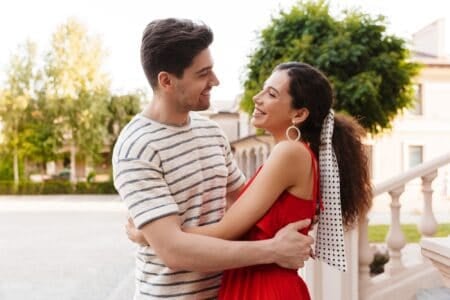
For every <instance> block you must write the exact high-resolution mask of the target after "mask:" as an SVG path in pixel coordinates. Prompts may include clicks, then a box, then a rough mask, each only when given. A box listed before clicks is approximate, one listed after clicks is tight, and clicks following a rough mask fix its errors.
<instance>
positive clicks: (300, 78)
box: [274, 62, 372, 227]
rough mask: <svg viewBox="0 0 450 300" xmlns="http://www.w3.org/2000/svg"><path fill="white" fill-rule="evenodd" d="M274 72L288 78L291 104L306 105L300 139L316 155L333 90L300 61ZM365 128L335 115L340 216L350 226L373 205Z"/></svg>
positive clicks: (334, 135)
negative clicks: (306, 114)
mask: <svg viewBox="0 0 450 300" xmlns="http://www.w3.org/2000/svg"><path fill="white" fill-rule="evenodd" d="M274 71H286V72H287V74H288V75H289V78H290V84H289V94H290V95H291V97H292V99H293V100H292V107H293V108H296V109H299V108H307V109H308V110H309V116H308V118H307V119H306V120H305V121H304V122H302V123H301V124H299V125H298V127H299V129H300V130H301V132H302V140H303V141H304V142H307V143H309V145H310V147H311V149H312V150H313V152H314V153H315V154H316V157H319V145H320V132H321V130H322V123H323V120H324V118H325V117H326V115H327V114H328V113H329V111H330V109H331V107H332V105H333V89H332V87H331V84H330V82H329V81H328V79H327V78H326V76H325V75H323V74H322V72H320V71H319V70H318V69H316V68H314V67H312V66H310V65H308V64H305V63H299V62H288V63H282V64H280V65H278V66H277V67H276V68H275V70H274ZM365 134H366V132H365V130H364V128H363V127H362V126H361V125H360V124H359V123H358V122H357V121H356V120H355V119H354V118H352V117H350V116H346V115H342V114H335V118H334V132H333V148H334V151H335V153H336V158H337V161H338V165H339V175H340V183H341V186H340V189H341V202H342V217H343V222H344V225H345V226H346V227H351V226H353V225H354V224H355V222H357V221H358V220H359V219H360V218H361V217H363V216H365V215H366V214H367V212H368V210H369V209H370V207H371V204H372V186H371V183H370V176H369V167H368V159H367V155H366V152H365V149H364V145H363V144H362V141H361V139H362V138H363V137H364V136H365Z"/></svg>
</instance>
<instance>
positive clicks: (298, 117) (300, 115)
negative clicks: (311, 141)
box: [292, 107, 309, 124]
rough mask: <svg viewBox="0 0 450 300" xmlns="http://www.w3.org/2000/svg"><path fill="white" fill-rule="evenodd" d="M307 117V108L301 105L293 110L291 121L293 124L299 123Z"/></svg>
mask: <svg viewBox="0 0 450 300" xmlns="http://www.w3.org/2000/svg"><path fill="white" fill-rule="evenodd" d="M308 117H309V110H308V109H307V108H306V107H303V108H300V109H297V110H296V111H295V115H294V118H293V119H292V121H293V122H294V123H295V124H300V123H303V122H305V120H306V119H308Z"/></svg>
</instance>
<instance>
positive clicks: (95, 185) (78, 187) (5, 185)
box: [0, 180, 117, 195]
mask: <svg viewBox="0 0 450 300" xmlns="http://www.w3.org/2000/svg"><path fill="white" fill-rule="evenodd" d="M116 193H117V192H116V190H115V188H114V185H113V183H112V182H109V181H108V182H77V183H76V184H72V183H71V182H70V181H67V180H50V181H44V182H31V181H25V182H20V183H19V185H18V186H17V187H16V186H15V185H14V182H13V181H0V195H55V194H116Z"/></svg>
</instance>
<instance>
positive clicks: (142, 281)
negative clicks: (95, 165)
mask: <svg viewBox="0 0 450 300" xmlns="http://www.w3.org/2000/svg"><path fill="white" fill-rule="evenodd" d="M113 171H114V185H115V187H116V189H117V191H118V192H119V194H120V196H121V198H122V200H123V201H124V202H125V204H126V205H127V207H128V211H129V214H130V216H131V217H132V218H133V220H134V223H135V224H136V226H137V228H141V227H142V226H143V225H145V224H147V223H149V222H151V221H153V220H156V219H158V218H162V217H165V216H168V215H173V214H178V215H179V217H180V219H181V223H182V226H193V225H197V226H198V225H205V224H210V223H215V222H217V221H219V220H220V219H221V218H222V216H223V213H224V207H225V196H226V193H227V192H230V191H233V190H235V189H237V188H239V187H240V186H241V185H242V184H243V183H244V177H243V175H242V173H241V171H240V170H239V169H238V167H237V165H236V163H235V162H234V160H233V158H232V154H231V151H230V145H229V143H228V141H227V139H226V137H225V135H224V133H223V131H222V130H221V129H220V128H219V127H218V125H217V124H215V123H214V122H212V121H210V120H209V119H206V118H204V117H201V116H199V115H198V114H195V113H191V114H190V122H189V124H188V125H187V126H183V127H174V126H169V125H165V124H161V123H158V122H156V121H153V120H151V119H148V118H146V117H144V116H142V115H137V116H136V117H135V118H133V119H132V120H131V121H130V123H128V125H127V126H126V127H125V128H124V129H123V130H122V132H121V133H120V136H119V138H118V140H117V143H116V145H115V147H114V153H113ZM136 268H137V270H136V292H135V299H163V298H165V299H206V298H214V297H215V296H216V295H217V292H218V288H219V285H220V280H221V273H217V272H216V273H198V272H190V271H173V270H171V269H169V268H168V267H166V266H165V265H164V263H163V262H162V261H161V259H159V258H158V256H156V255H155V252H154V251H153V249H152V248H151V247H139V250H138V252H137V259H136Z"/></svg>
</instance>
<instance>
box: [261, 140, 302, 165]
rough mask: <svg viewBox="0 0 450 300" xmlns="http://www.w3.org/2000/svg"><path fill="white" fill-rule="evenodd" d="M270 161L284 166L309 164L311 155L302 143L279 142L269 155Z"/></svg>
mask: <svg viewBox="0 0 450 300" xmlns="http://www.w3.org/2000/svg"><path fill="white" fill-rule="evenodd" d="M269 159H270V160H275V161H277V162H284V163H286V164H292V163H299V164H306V163H309V162H311V155H310V153H309V151H308V149H307V148H306V146H305V145H304V144H303V143H300V142H294V141H281V142H279V143H278V144H277V145H275V147H274V148H273V150H272V152H271V153H270V157H269Z"/></svg>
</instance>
